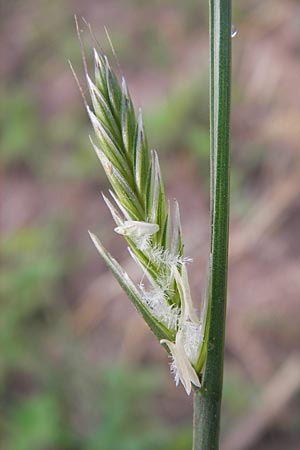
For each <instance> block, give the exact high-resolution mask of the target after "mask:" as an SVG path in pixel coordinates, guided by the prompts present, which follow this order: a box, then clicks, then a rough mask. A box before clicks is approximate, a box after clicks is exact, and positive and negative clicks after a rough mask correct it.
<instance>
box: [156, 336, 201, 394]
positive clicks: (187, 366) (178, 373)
mask: <svg viewBox="0 0 300 450" xmlns="http://www.w3.org/2000/svg"><path fill="white" fill-rule="evenodd" d="M160 343H161V344H166V345H167V346H168V347H169V350H170V352H171V355H172V358H173V362H172V365H171V371H172V372H173V373H174V376H175V383H176V386H177V385H178V383H179V381H181V383H182V384H183V386H184V389H185V390H186V393H187V394H188V395H190V393H191V390H192V384H194V385H195V386H197V387H201V384H200V381H199V378H198V376H197V374H196V371H195V369H194V368H193V366H192V364H191V362H190V360H189V358H188V357H187V354H186V352H185V349H184V345H183V342H182V333H181V331H179V332H178V333H177V334H176V340H175V343H174V342H171V341H168V340H167V339H162V340H161V341H160Z"/></svg>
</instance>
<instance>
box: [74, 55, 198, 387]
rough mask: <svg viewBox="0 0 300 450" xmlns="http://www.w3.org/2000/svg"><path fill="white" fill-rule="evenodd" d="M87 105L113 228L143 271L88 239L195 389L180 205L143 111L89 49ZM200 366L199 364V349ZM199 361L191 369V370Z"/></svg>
mask: <svg viewBox="0 0 300 450" xmlns="http://www.w3.org/2000/svg"><path fill="white" fill-rule="evenodd" d="M83 59H84V66H85V74H86V80H87V86H88V89H89V94H90V99H91V105H92V106H91V107H90V106H89V105H88V104H87V101H86V100H85V106H86V110H87V113H88V116H89V118H90V121H91V123H92V125H93V128H94V131H95V135H96V139H95V142H94V141H92V145H93V147H94V150H95V152H96V154H97V155H98V158H99V160H100V162H101V164H102V166H103V168H104V171H105V173H106V175H107V178H108V180H109V182H110V185H111V187H112V189H111V190H110V191H109V194H110V197H107V196H105V195H103V198H104V200H105V202H106V204H107V206H108V208H109V210H110V212H111V215H112V218H113V220H114V222H115V224H116V227H115V228H114V231H115V232H116V233H118V234H120V235H122V236H123V238H124V239H125V240H126V241H127V244H128V250H129V253H130V255H131V256H132V258H133V259H134V261H135V262H136V263H137V264H138V265H139V266H140V267H141V268H142V270H143V273H144V277H143V280H145V281H146V283H145V284H144V282H141V283H140V284H139V285H136V284H135V283H134V282H133V281H132V280H131V279H130V277H129V276H128V274H127V273H125V272H124V270H123V269H122V268H121V266H120V265H119V264H118V262H117V261H116V260H115V259H114V258H113V257H112V256H111V255H110V254H109V253H108V252H107V250H106V249H105V248H104V247H103V245H102V244H101V242H100V241H99V239H98V238H97V237H96V236H95V235H94V234H92V233H90V235H91V238H92V240H93V242H94V244H95V246H96V248H97V250H98V251H99V253H100V254H101V255H102V257H103V258H104V260H105V262H106V264H107V265H108V267H109V269H110V270H111V271H112V273H113V275H114V276H115V278H116V279H117V281H118V282H119V284H120V285H121V287H122V288H123V289H124V291H125V292H126V293H127V295H128V296H129V298H130V299H131V301H132V302H133V304H134V305H135V307H136V309H137V310H138V312H139V313H140V314H142V316H143V317H144V319H145V321H146V322H147V324H148V325H149V327H150V328H151V330H152V331H153V333H154V334H155V335H156V337H157V338H158V339H159V341H160V342H161V344H163V345H164V346H165V348H166V349H167V350H168V352H169V353H170V355H171V357H172V359H173V362H172V364H171V371H172V372H173V373H174V376H175V381H176V384H178V383H179V381H180V382H181V383H182V384H183V386H184V388H185V390H186V392H187V394H190V392H191V389H192V386H196V387H200V381H199V374H200V372H201V369H202V366H203V364H204V360H205V358H203V354H204V353H205V339H204V332H203V324H204V322H205V317H202V318H201V320H200V318H198V317H197V315H196V312H195V310H194V307H193V304H192V299H191V294H190V288H189V283H188V275H187V263H188V262H190V261H191V260H190V258H187V257H185V256H184V253H183V241H182V231H181V223H180V214H179V206H178V203H177V202H176V201H174V202H173V203H172V204H171V203H170V202H167V201H166V199H165V193H164V186H163V183H162V177H161V172H160V166H159V160H158V155H157V152H156V151H155V150H151V151H150V150H149V148H148V143H147V138H146V133H145V129H144V124H143V115H142V110H141V109H139V111H138V113H137V114H136V113H135V110H134V107H133V103H132V100H131V98H130V95H129V90H128V87H127V85H126V81H125V79H124V78H122V81H121V84H119V82H118V80H117V77H116V76H115V74H114V72H113V70H112V69H111V67H110V64H109V62H108V59H107V57H106V56H105V55H103V54H100V53H98V52H97V50H96V49H94V81H93V80H92V79H91V77H90V76H89V74H88V72H87V67H86V63H85V57H84V55H83ZM200 354H201V355H202V356H201V361H202V363H201V367H199V363H198V365H197V362H199V355H200ZM196 367H197V371H196Z"/></svg>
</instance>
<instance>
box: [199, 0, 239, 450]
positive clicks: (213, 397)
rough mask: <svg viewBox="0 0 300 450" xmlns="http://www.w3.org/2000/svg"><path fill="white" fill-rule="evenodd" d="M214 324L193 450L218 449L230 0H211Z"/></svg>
mask: <svg viewBox="0 0 300 450" xmlns="http://www.w3.org/2000/svg"><path fill="white" fill-rule="evenodd" d="M209 6H210V12H209V15H210V127H211V133H210V136H211V150H210V151H211V170H210V175H211V267H210V280H209V292H208V295H209V297H210V301H209V305H210V325H209V333H208V346H207V358H206V366H205V371H204V374H203V384H202V389H201V390H197V391H195V393H194V443H193V450H218V449H219V432H220V408H221V399H222V386H223V363H224V338H225V319H226V297H227V268H228V236H229V196H230V192H229V135H230V84H231V0H210V3H209Z"/></svg>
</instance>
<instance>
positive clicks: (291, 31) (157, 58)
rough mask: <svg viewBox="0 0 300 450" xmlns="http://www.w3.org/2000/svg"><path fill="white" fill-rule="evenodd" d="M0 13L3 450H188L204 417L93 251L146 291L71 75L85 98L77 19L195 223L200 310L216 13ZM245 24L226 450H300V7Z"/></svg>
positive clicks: (195, 7)
mask: <svg viewBox="0 0 300 450" xmlns="http://www.w3.org/2000/svg"><path fill="white" fill-rule="evenodd" d="M0 7H1V18H0V47H1V58H0V72H1V84H0V95H1V108H0V130H1V132H0V208H1V216H0V231H1V241H0V254H1V273H0V297H1V303H0V348H1V351H0V449H1V450H153V449H155V450H171V449H172V450H189V449H190V448H191V414H192V403H191V398H187V397H186V395H185V392H184V390H183V389H182V387H181V386H180V387H178V388H176V387H175V384H174V382H173V380H172V377H171V376H170V374H169V368H168V362H169V361H168V358H167V356H166V354H165V352H164V351H163V350H162V349H161V348H160V346H159V345H158V344H157V342H156V340H155V338H154V337H153V336H152V335H151V334H150V332H149V331H148V329H147V328H146V326H145V325H144V323H143V322H142V320H141V319H140V318H139V317H138V315H137V314H136V312H135V311H134V309H133V307H132V306H131V304H130V302H129V301H128V300H127V298H126V297H125V295H124V294H123V293H122V292H121V291H120V289H119V287H118V286H117V284H116V282H115V281H114V279H113V278H112V276H111V275H110V274H109V273H108V272H107V271H106V269H105V267H104V264H103V262H102V260H101V258H100V256H99V255H98V254H97V253H96V250H95V249H94V248H93V245H92V244H91V241H90V239H89V237H88V233H87V230H88V229H91V230H92V231H94V232H96V234H98V235H99V236H100V237H101V239H102V240H103V242H104V243H105V245H106V247H107V248H109V250H110V251H111V253H112V254H113V255H114V256H115V257H117V258H118V260H119V261H121V263H122V264H123V265H124V266H125V267H126V268H127V269H128V270H129V271H131V273H132V264H131V263H130V260H129V258H128V254H127V252H126V249H125V248H124V245H123V244H122V239H121V238H117V237H116V235H115V234H114V233H113V231H112V228H113V223H112V220H111V218H110V215H109V213H108V211H107V208H106V207H105V206H104V202H103V200H102V198H101V195H100V192H101V191H104V192H105V191H106V190H107V188H108V185H107V182H106V179H105V177H104V174H103V170H102V169H101V167H100V164H99V163H98V161H97V158H96V156H95V155H94V153H93V150H92V149H91V145H90V143H89V138H88V135H89V134H91V133H92V128H91V126H90V124H89V123H88V120H87V117H86V113H85V110H84V107H83V104H82V100H81V97H80V93H79V91H78V88H77V86H76V83H75V81H74V78H73V76H72V74H71V71H70V69H69V66H68V59H70V60H71V61H72V64H73V66H74V68H75V70H76V71H77V73H78V76H79V78H80V79H81V80H82V79H83V77H82V73H83V69H82V64H81V56H80V51H79V44H78V40H77V37H76V32H75V26H74V17H73V15H74V14H75V13H76V14H77V15H78V16H79V17H81V16H83V17H84V18H85V19H86V20H87V21H88V22H90V23H91V25H92V27H93V30H94V33H95V35H96V36H97V39H98V41H99V42H100V45H101V47H102V49H104V50H105V51H107V52H108V54H111V52H110V49H109V44H108V42H107V38H106V37H105V32H104V26H106V27H107V28H108V30H109V33H110V36H111V38H112V41H113V43H114V46H115V48H116V51H117V54H118V57H119V61H120V67H121V69H120V67H119V68H118V67H117V65H116V64H115V67H116V71H117V73H118V74H119V75H120V73H121V72H122V73H124V74H125V76H126V79H127V82H128V84H129V87H130V91H131V94H132V97H133V100H134V103H135V105H136V107H138V106H140V105H142V106H143V110H144V115H145V123H146V127H147V130H148V140H149V142H150V145H151V147H154V148H157V149H158V151H159V156H160V160H161V165H162V172H163V175H164V179H165V183H166V193H167V196H168V197H169V198H172V197H176V198H177V199H178V200H179V202H180V205H181V215H182V222H183V231H184V235H185V243H186V249H187V254H188V255H189V256H191V257H192V258H193V259H194V263H193V264H192V265H191V266H190V278H191V283H192V288H193V294H194V295H193V296H194V299H195V302H196V303H197V306H198V308H199V306H200V301H201V298H202V295H203V291H204V288H205V274H206V270H207V267H206V264H207V257H208V247H209V190H208V187H209V130H208V125H209V123H208V5H207V2H200V1H196V0H186V1H185V2H182V1H180V0H160V1H158V0H152V1H151V2H149V1H147V2H146V1H141V0H140V1H137V0H126V1H122V2H118V1H116V0H98V1H97V0H85V1H79V0H64V1H59V0H52V1H46V0H40V1H37V0H26V1H17V0H14V1H10V2H4V1H2V2H1V6H0ZM233 20H234V23H235V25H236V27H237V29H238V34H237V36H236V37H234V39H233V41H232V46H233V90H232V174H231V187H232V207H231V212H232V215H231V238H230V272H229V303H228V326H227V340H226V364H225V382H224V383H225V384H224V400H223V422H222V447H221V448H222V450H251V449H252V450H254V449H255V450H282V449H283V448H284V449H286V450H296V449H299V448H300V413H299V412H300V396H299V388H300V362H299V361H300V360H299V341H300V314H299V313H300V304H299V294H300V264H299V258H300V239H299V229H300V204H299V191H300V183H299V180H300V165H299V142H300V126H299V124H300V108H299V105H300V90H299V76H300V3H299V1H297V0H286V1H285V2H282V1H280V0H266V1H264V2H260V1H257V0H247V1H246V0H240V1H236V2H235V1H234V2H233ZM82 28H83V29H84V35H85V36H86V48H87V53H88V59H89V61H91V52H90V47H91V43H90V42H89V36H88V32H87V30H86V27H85V26H84V25H83V27H82ZM111 60H112V61H113V58H112V57H111ZM113 64H114V63H113Z"/></svg>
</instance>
